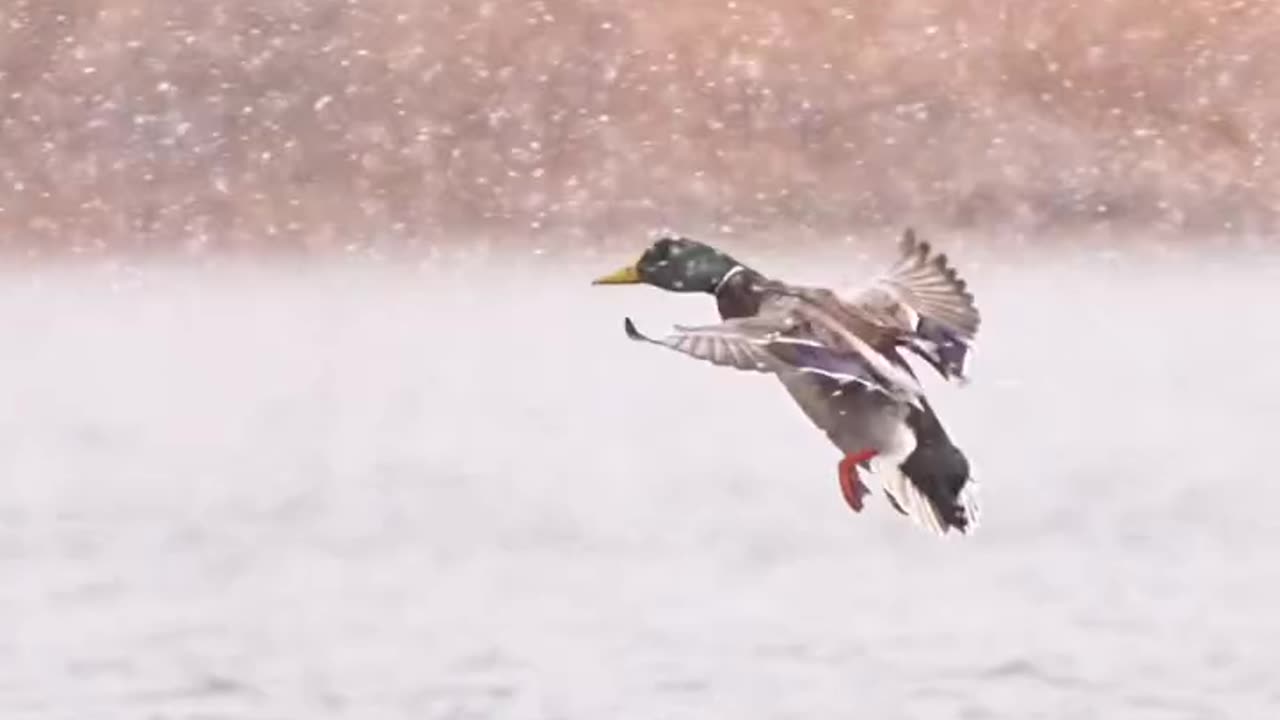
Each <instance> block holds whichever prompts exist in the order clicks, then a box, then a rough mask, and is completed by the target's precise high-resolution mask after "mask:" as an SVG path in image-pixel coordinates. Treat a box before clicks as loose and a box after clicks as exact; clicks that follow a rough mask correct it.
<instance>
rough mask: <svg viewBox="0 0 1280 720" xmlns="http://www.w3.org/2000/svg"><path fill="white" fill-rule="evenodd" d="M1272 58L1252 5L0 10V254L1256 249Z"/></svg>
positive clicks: (1268, 166) (1260, 6) (1274, 113)
mask: <svg viewBox="0 0 1280 720" xmlns="http://www.w3.org/2000/svg"><path fill="white" fill-rule="evenodd" d="M1277 36H1280V6H1278V5H1277V4H1276V3H1273V2H1268V1H1267V0H1078V1H1076V2H1042V1H1039V0H1030V1H1024V0H997V1H995V2H986V1H978V0H918V1H914V2H904V3H869V2H832V1H830V0H824V1H821V2H812V1H809V0H797V1H796V2H785V3H779V2H735V1H734V0H689V1H688V2H681V3H679V4H677V5H674V6H673V5H670V4H666V3H652V2H622V1H620V0H541V1H535V2H492V1H471V0H468V1H466V2H454V1H452V0H439V1H435V2H427V3H422V2H401V1H399V0H367V1H364V2H355V1H352V0H255V1H254V2H248V1H245V2H240V1H239V0H224V1H222V2H210V3H172V2H161V1H159V0H9V1H8V2H6V3H5V4H4V7H3V8H0V158H2V159H0V184H2V186H3V193H0V242H3V243H4V245H5V246H6V247H9V248H15V247H17V248H22V249H23V250H32V251H40V252H43V251H46V250H48V251H57V250H67V249H75V250H79V251H100V250H102V249H103V247H104V246H107V247H126V248H143V249H147V250H154V249H164V250H168V249H173V248H179V249H182V250H183V251H190V250H192V249H204V248H209V247H212V248H236V249H241V248H249V249H272V250H276V249H284V250H293V249H314V248H334V247H339V248H340V247H347V246H350V245H352V244H356V245H362V246H364V245H369V244H374V243H377V244H382V245H395V246H414V245H424V244H438V243H445V242H448V241H449V240H448V238H455V239H456V238H457V237H459V234H460V233H465V234H468V235H470V236H473V237H474V236H477V235H479V236H484V237H488V238H504V239H508V240H511V241H514V242H527V239H528V238H531V237H532V238H544V240H540V241H539V242H542V243H554V244H562V243H568V244H581V243H582V242H583V241H584V240H594V241H598V240H599V239H600V238H601V236H606V235H608V236H612V235H615V234H624V233H625V232H626V231H627V230H631V229H635V228H639V229H641V230H642V231H643V230H644V229H647V228H650V227H654V226H661V225H676V224H678V225H679V226H680V227H681V228H683V229H687V230H688V231H689V232H700V233H704V234H705V233H708V232H716V233H723V234H733V233H738V234H745V233H760V234H768V233H778V232H785V233H788V234H791V235H796V234H803V233H805V232H811V233H816V234H817V235H819V236H827V235H830V234H832V233H835V234H837V235H838V234H842V233H848V232H850V231H851V230H853V229H859V228H877V227H881V226H895V225H897V224H899V223H902V222H904V220H905V219H907V218H910V219H911V221H913V222H915V223H933V224H936V225H939V226H946V227H961V228H981V229H983V230H985V231H986V232H988V233H991V234H999V235H1003V236H1008V235H1017V234H1019V233H1021V234H1030V233H1043V232H1045V231H1047V230H1055V229H1059V228H1072V229H1074V228H1080V229H1083V230H1090V229H1092V228H1096V227H1098V226H1103V227H1106V228H1113V227H1115V226H1116V225H1117V224H1118V225H1121V226H1122V229H1123V230H1124V231H1126V232H1128V231H1132V232H1135V233H1152V232H1165V233H1169V232H1175V233H1176V232H1180V231H1185V230H1191V231H1195V232H1201V233H1203V232H1206V231H1212V232H1220V231H1224V232H1226V233H1228V234H1234V233H1239V232H1264V231H1271V230H1274V228H1275V226H1276V218H1277V212H1278V207H1277V200H1276V198H1277V197H1278V196H1280V148H1278V146H1277V129H1278V126H1280V100H1277V98H1280V76H1278V75H1277V73H1275V72H1274V69H1275V68H1276V67H1280V44H1278V43H1276V42H1275V38H1276V37H1277ZM993 228H998V231H997V230H993Z"/></svg>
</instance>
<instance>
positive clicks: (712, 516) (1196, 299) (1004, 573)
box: [0, 249, 1280, 720]
mask: <svg viewBox="0 0 1280 720" xmlns="http://www.w3.org/2000/svg"><path fill="white" fill-rule="evenodd" d="M748 257H749V258H750V259H751V260H753V261H759V264H760V266H761V269H763V270H765V271H767V272H771V273H776V274H778V275H782V276H784V277H785V278H787V279H792V280H797V281H804V282H815V283H826V282H835V281H842V282H843V281H845V280H846V279H847V280H848V281H851V282H852V281H855V280H857V279H858V278H859V277H862V276H864V275H865V273H866V271H867V268H866V267H862V266H860V265H859V262H858V258H860V257H862V256H860V255H858V254H857V253H851V251H849V250H836V249H831V250H826V251H821V252H814V253H799V252H793V253H786V252H784V251H782V250H781V249H773V250H771V251H768V252H764V253H759V252H757V253H749V254H748ZM957 257H958V264H959V266H960V267H961V269H962V271H963V272H964V274H965V275H966V276H968V277H969V278H970V279H971V282H972V285H973V287H974V290H975V292H976V295H977V298H978V302H979V306H980V308H981V309H982V311H983V312H984V317H985V324H984V326H983V329H982V334H981V336H980V338H979V350H978V354H977V355H976V357H975V360H974V367H973V370H974V381H973V383H972V384H971V385H970V386H969V387H966V388H959V389H958V388H949V387H943V386H942V385H941V383H940V382H937V381H936V380H935V379H934V378H932V377H929V378H928V379H927V380H926V386H927V388H928V389H929V390H930V392H931V396H932V397H933V398H934V399H935V401H936V404H937V405H938V407H939V410H940V412H941V413H942V417H943V421H944V422H945V423H946V425H947V426H948V428H949V430H950V431H951V433H952V435H953V436H954V438H955V439H956V441H957V442H958V443H959V444H960V445H961V446H962V447H963V448H964V449H965V450H966V452H967V453H968V454H969V456H970V458H971V460H972V462H973V464H974V466H975V474H976V476H977V477H978V479H979V480H980V482H981V484H982V497H983V501H984V504H983V509H984V513H983V525H982V527H981V528H980V530H979V532H978V533H977V534H976V535H975V536H973V537H970V538H946V539H939V538H936V537H933V536H930V535H928V534H926V533H924V532H922V531H921V530H919V529H918V528H916V527H913V526H911V525H910V524H909V523H907V522H905V521H904V520H903V519H902V518H900V517H898V516H896V515H895V514H894V513H893V512H892V511H890V509H889V508H888V506H887V504H886V503H884V502H883V501H881V500H880V498H878V497H877V498H875V502H873V503H871V505H870V507H869V508H868V509H867V510H866V511H865V512H864V513H863V514H861V515H856V516H855V515H853V514H852V513H851V512H850V511H849V510H848V509H847V508H846V507H845V505H844V503H843V502H842V501H841V498H840V494H839V491H838V488H837V484H836V476H835V466H836V462H837V460H838V456H837V454H836V451H835V450H834V449H833V448H831V447H830V446H829V445H828V444H827V443H826V440H825V439H824V438H823V437H822V436H821V435H820V434H819V433H817V432H816V431H814V430H813V429H812V428H811V427H809V425H808V424H807V422H806V421H805V420H804V418H803V417H802V416H801V414H800V412H799V410H797V409H796V408H795V407H794V406H793V405H792V404H791V401H790V400H789V399H788V398H787V396H786V395H785V393H784V392H783V391H782V389H781V388H780V387H779V386H778V384H777V383H776V382H775V381H773V380H772V379H770V378H767V377H764V376H759V375H744V374H736V373H733V372H730V371H726V370H723V369H720V368H714V367H710V366H704V365H702V364H699V363H696V362H693V361H690V360H688V359H686V358H683V357H679V356H677V355H676V354H674V353H666V352H662V351H660V350H657V349H654V348H648V347H644V346H641V345H638V344H633V343H629V342H628V341H627V340H626V339H625V338H624V337H623V334H622V329H621V323H622V318H623V316H624V315H631V316H633V317H635V318H636V320H637V322H639V323H641V326H642V327H649V328H652V329H653V330H660V329H662V327H663V326H664V325H665V324H666V323H669V322H691V321H705V320H709V319H711V318H713V317H714V308H713V306H712V304H711V302H710V301H709V299H707V298H705V297H696V296H683V297H681V296H674V295H668V294H664V293H661V292H659V291H657V290H653V289H650V288H625V289H620V288H607V289H606V288H592V287H590V286H589V285H588V281H589V279H590V278H591V277H593V276H595V275H597V274H599V273H600V272H602V271H606V270H611V269H613V267H614V266H615V265H617V264H619V262H621V261H625V260H629V259H630V257H629V256H625V255H622V254H619V255H617V256H614V255H612V254H605V253H599V254H598V255H596V256H595V257H594V258H578V259H576V260H573V261H563V260H556V259H553V258H550V257H545V256H535V255H527V254H521V255H519V256H514V257H511V258H502V257H494V258H491V259H490V260H489V261H479V260H458V261H456V262H455V261H444V260H441V261H438V262H431V263H424V264H422V265H415V264H412V263H391V262H377V261H372V260H368V259H354V258H353V259H351V260H349V261H346V262H311V263H309V264H307V265H305V266H292V267H289V266H281V267H276V268H274V269H273V268H270V267H267V266H263V265H259V266H257V267H247V266H244V267H241V266H236V265H234V264H231V263H223V264H222V266H221V267H202V268H196V267H183V266H162V265H158V264H157V265H144V266H140V267H131V268H130V267H126V266H122V265H117V266H112V267H104V266H92V265H85V266H81V267H62V268H58V267H53V266H44V267H40V268H34V269H24V270H18V269H11V270H8V271H6V273H5V281H4V282H3V283H0V327H2V328H3V330H2V331H0V332H2V333H3V344H2V347H3V352H2V354H0V357H2V358H3V360H2V361H0V362H2V363H3V367H4V372H3V373H0V398H3V401H2V402H0V617H3V618H4V621H3V626H4V627H5V630H4V631H3V632H0V717H4V718H15V719H26V718H32V719H40V718H50V719H52V718H59V719H61V718H66V719H68V720H86V719H88V718H94V719H95V720H106V719H108V718H227V719H229V720H230V719H234V720H258V719H267V718H328V717H335V718H343V717H349V718H359V719H361V720H366V719H372V718H426V719H434V718H440V719H445V718H530V719H534V718H547V719H552V718H565V719H578V718H582V719H598V718H637V719H639V718H834V717H866V718H1017V719H1020V720H1023V719H1026V718H1089V717H1100V718H1103V717H1105V718H1118V717H1123V718H1129V719H1142V718H1153V719H1154V718H1169V719H1174V718H1188V719H1190V718H1224V719H1225V718H1233V719H1234V718H1264V717H1274V716H1275V715H1276V713H1277V711H1278V710H1280V686H1278V685H1277V684H1276V681H1275V678H1276V674H1275V668H1277V667H1280V617H1277V608H1280V563H1277V561H1276V558H1275V554H1274V553H1275V548H1276V547H1277V545H1278V544H1280V522H1277V520H1276V508H1277V507H1280V484H1278V483H1277V482H1276V478H1275V471H1274V465H1273V464H1272V459H1273V457H1274V453H1273V446H1274V444H1275V442H1276V440H1275V428H1276V427H1277V426H1280V392H1277V381H1276V379H1275V375H1274V366H1275V360H1274V358H1275V355H1276V353H1277V351H1280V326H1278V324H1277V323H1276V322H1275V319H1274V317H1273V308H1274V307H1275V306H1276V297H1277V296H1276V287H1277V283H1278V282H1280V257H1277V256H1276V255H1274V254H1263V253H1255V254H1252V255H1249V254H1246V253H1244V252H1232V253H1227V252H1225V251H1223V252H1221V253H1217V254H1214V253H1207V252H1200V253H1191V252H1163V253H1161V252H1132V253H1128V254H1123V253H1114V252H1112V253H1100V252H1083V251H1081V252H1078V253H1065V252H1063V253H1058V254H1055V255H1046V256H1044V257H1022V258H1020V259H1017V260H1011V259H1009V258H1008V257H1005V258H1004V259H1003V260H1002V261H999V262H997V261H996V260H995V259H994V258H995V255H994V254H983V253H980V252H978V251H976V250H975V251H972V252H969V253H965V252H961V253H958V254H957ZM851 258H852V259H851ZM846 265H847V266H848V268H849V271H848V272H847V273H845V272H844V268H845V267H846ZM846 275H847V277H846Z"/></svg>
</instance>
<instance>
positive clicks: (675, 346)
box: [593, 229, 980, 534]
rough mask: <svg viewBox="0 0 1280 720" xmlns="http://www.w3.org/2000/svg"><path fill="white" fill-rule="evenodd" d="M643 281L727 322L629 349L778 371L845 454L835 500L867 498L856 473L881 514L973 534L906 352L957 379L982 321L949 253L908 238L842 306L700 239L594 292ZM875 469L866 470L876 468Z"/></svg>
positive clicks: (668, 244)
mask: <svg viewBox="0 0 1280 720" xmlns="http://www.w3.org/2000/svg"><path fill="white" fill-rule="evenodd" d="M641 283H643V284H647V285H653V286H655V287H659V288H662V289H664V290H669V291H673V292H684V293H693V292H697V293H706V294H709V295H711V296H713V297H715V299H716V305H717V307H718V308H719V311H720V317H721V318H722V320H723V322H720V323H718V324H714V325H702V326H692V327H686V326H676V328H675V329H674V331H673V332H672V333H671V334H669V335H666V336H662V337H652V336H650V335H647V334H645V333H642V332H641V331H640V330H639V329H638V328H637V327H636V325H635V323H634V322H632V320H631V319H630V318H626V319H625V320H624V323H623V328H624V330H625V332H626V334H627V337H629V338H630V339H632V340H635V341H639V342H644V343H651V344H655V345H659V346H662V347H666V348H669V349H671V350H675V351H677V352H680V353H684V354H686V355H689V356H692V357H694V358H698V359H700V360H705V361H709V362H711V363H714V364H716V365H721V366H725V367H731V368H736V369H738V370H746V371H753V372H763V373H769V374H773V375H776V376H777V377H778V378H779V380H781V381H782V384H783V386H785V387H786V389H787V391H788V392H790V393H791V396H792V398H794V399H795V401H796V402H797V403H798V404H799V405H800V408H801V409H802V410H803V411H804V413H805V414H806V415H807V416H808V417H809V419H810V420H811V421H812V422H813V423H814V424H815V425H817V427H818V428H819V429H821V430H822V431H823V432H825V433H826V435H827V437H828V438H830V439H831V442H832V443H833V444H835V446H836V447H837V448H839V449H840V451H841V452H843V453H844V457H843V458H842V459H841V460H840V463H839V465H838V467H837V474H838V477H839V481H840V489H841V493H842V494H843V496H844V499H845V501H846V502H847V503H848V505H849V507H850V508H851V509H853V511H854V512H861V511H862V508H863V504H864V498H866V496H867V495H868V494H869V492H870V491H869V490H868V489H867V486H866V485H865V484H864V483H863V482H862V479H861V477H860V476H859V473H858V469H859V468H862V469H864V470H871V471H873V472H874V473H875V474H876V475H877V476H879V478H880V480H881V485H882V487H883V489H884V493H885V495H886V497H887V498H888V501H889V503H890V505H892V506H893V508H894V509H895V510H897V511H898V512H899V513H901V514H903V515H905V516H907V517H908V518H910V519H911V520H913V521H915V522H916V523H918V524H919V525H921V526H923V527H925V528H926V529H928V530H931V531H934V532H936V533H939V534H945V533H947V532H949V531H951V530H956V531H958V532H960V533H963V534H968V533H971V532H972V531H973V530H974V529H975V528H976V527H977V523H978V504H977V497H976V483H975V481H974V480H973V478H972V477H970V474H969V462H968V460H967V459H966V458H965V456H964V453H962V452H961V451H960V449H959V448H957V447H956V446H955V444H954V443H953V442H952V441H951V439H950V437H948V435H947V433H946V431H945V430H944V429H943V427H942V424H941V423H940V422H939V420H938V417H937V415H935V413H934V411H933V408H932V407H931V406H930V405H929V402H928V400H926V399H925V396H924V390H923V389H922V387H921V386H920V383H919V381H918V379H917V377H916V374H915V372H914V371H913V369H912V367H911V366H910V365H909V364H908V363H907V362H906V360H905V358H904V352H905V353H910V354H911V355H915V356H917V357H919V358H920V359H922V360H924V361H925V362H926V363H928V364H929V365H930V366H932V367H933V368H934V370H936V371H937V372H938V374H940V375H941V376H942V377H943V378H945V379H947V380H950V381H955V382H958V383H964V382H965V381H966V379H967V378H966V374H965V373H966V367H967V364H968V359H969V355H970V351H971V349H972V347H973V341H974V337H975V336H976V335H977V332H978V325H979V323H980V316H979V314H978V310H977V307H976V306H975V305H974V300H973V295H972V294H971V293H970V292H969V290H968V287H967V286H966V283H965V281H964V280H962V279H960V277H959V276H958V275H957V274H956V271H955V269H954V268H953V267H952V266H951V264H950V263H949V262H948V260H947V257H946V255H944V254H941V253H935V252H934V251H933V249H932V248H931V247H930V245H929V243H927V242H924V241H921V240H919V239H918V238H917V237H916V235H915V233H914V232H913V231H911V230H910V229H908V230H907V231H906V232H905V233H904V234H903V236H902V240H901V243H900V246H899V258H898V260H897V262H896V263H894V264H893V265H892V266H891V267H890V268H889V269H888V270H887V271H886V272H884V273H883V274H882V275H881V276H880V277H879V279H877V280H876V282H874V283H873V284H871V285H869V286H868V287H866V288H865V289H863V290H862V291H860V292H859V293H857V294H856V295H853V296H852V297H847V298H846V297H840V296H838V295H837V294H836V293H834V292H832V291H831V290H828V289H825V288H817V287H802V286H798V285H791V284H788V283H785V282H781V281H779V280H775V279H771V278H769V277H766V276H765V275H763V274H761V273H760V272H758V271H756V270H754V269H752V268H750V267H748V266H746V265H744V264H742V263H740V262H738V261H737V260H735V259H734V258H732V257H730V256H729V255H727V254H725V253H723V252H721V251H719V250H716V249H715V248H713V247H711V246H709V245H706V244H704V243H700V242H696V241H694V240H690V239H688V238H684V237H670V236H667V237H661V238H659V239H658V240H657V241H655V242H654V243H653V245H652V246H650V247H649V249H647V250H646V251H645V252H644V254H643V255H641V256H640V259H639V260H637V261H636V262H635V263H634V264H632V265H629V266H627V267H624V268H622V269H621V270H618V271H617V272H615V273H612V274H610V275H606V276H604V277H601V278H598V279H597V280H595V281H594V283H593V284H596V285H629V284H641ZM873 460H874V461H875V465H874V466H873V464H872V461H873Z"/></svg>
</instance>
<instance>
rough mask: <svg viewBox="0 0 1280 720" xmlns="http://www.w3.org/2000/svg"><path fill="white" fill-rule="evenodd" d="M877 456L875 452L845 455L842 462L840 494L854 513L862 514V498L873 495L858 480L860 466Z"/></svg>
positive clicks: (868, 451) (840, 468)
mask: <svg viewBox="0 0 1280 720" xmlns="http://www.w3.org/2000/svg"><path fill="white" fill-rule="evenodd" d="M875 456H876V451H875V450H863V451H861V452H856V453H852V454H850V455H845V456H844V458H842V459H841V460H840V465H839V474H840V492H841V494H843V495H844V501H845V502H846V503H848V504H849V507H850V508H851V509H852V510H853V511H854V512H862V498H864V497H866V496H867V495H869V494H871V491H870V490H868V489H867V486H866V485H863V484H862V480H861V479H859V478H858V465H859V464H861V463H864V462H866V461H867V460H870V459H871V458H873V457H875Z"/></svg>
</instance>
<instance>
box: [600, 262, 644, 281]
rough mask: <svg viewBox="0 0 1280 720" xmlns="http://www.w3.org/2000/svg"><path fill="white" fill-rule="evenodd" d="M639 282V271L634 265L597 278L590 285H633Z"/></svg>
mask: <svg viewBox="0 0 1280 720" xmlns="http://www.w3.org/2000/svg"><path fill="white" fill-rule="evenodd" d="M638 282H640V271H639V270H637V269H636V266H635V265H628V266H626V267H624V268H622V269H621V270H619V271H617V272H614V273H609V274H608V275H605V276H604V277H598V278H596V279H595V280H592V281H591V284H592V285H635V284H636V283H638Z"/></svg>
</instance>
